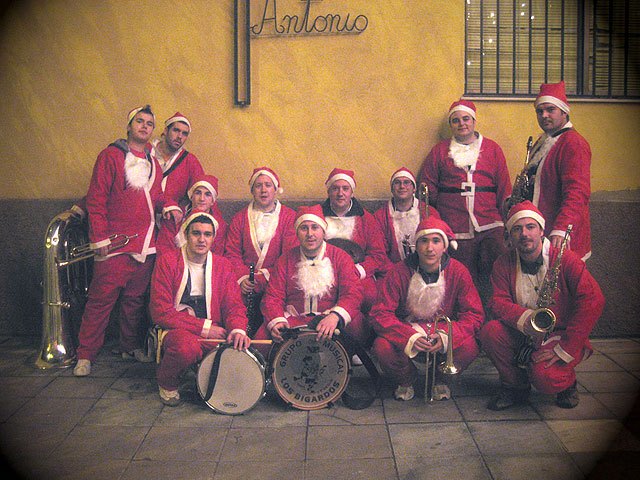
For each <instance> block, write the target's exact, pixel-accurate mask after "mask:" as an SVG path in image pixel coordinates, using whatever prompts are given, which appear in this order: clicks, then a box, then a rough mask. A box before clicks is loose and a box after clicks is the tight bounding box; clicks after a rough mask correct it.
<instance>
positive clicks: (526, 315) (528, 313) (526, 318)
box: [516, 309, 533, 333]
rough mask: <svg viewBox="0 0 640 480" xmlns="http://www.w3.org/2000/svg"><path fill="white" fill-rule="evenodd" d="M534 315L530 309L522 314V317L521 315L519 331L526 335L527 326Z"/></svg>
mask: <svg viewBox="0 0 640 480" xmlns="http://www.w3.org/2000/svg"><path fill="white" fill-rule="evenodd" d="M532 313H533V310H531V309H528V310H525V311H524V312H523V313H522V315H520V318H519V319H518V323H516V327H517V329H518V331H520V332H522V333H525V331H524V327H525V324H526V323H527V322H529V318H530V317H531V314H532Z"/></svg>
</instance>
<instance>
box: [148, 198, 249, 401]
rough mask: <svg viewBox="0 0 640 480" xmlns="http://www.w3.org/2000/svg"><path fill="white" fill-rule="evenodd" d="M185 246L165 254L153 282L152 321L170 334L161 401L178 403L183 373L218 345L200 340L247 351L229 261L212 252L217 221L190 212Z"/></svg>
mask: <svg viewBox="0 0 640 480" xmlns="http://www.w3.org/2000/svg"><path fill="white" fill-rule="evenodd" d="M181 229H182V231H183V233H184V236H185V238H186V244H185V245H184V246H183V247H182V248H181V249H179V250H171V251H168V252H166V253H163V254H162V255H161V256H160V258H159V259H158V263H157V265H156V268H155V270H154V272H153V279H152V281H151V302H150V309H151V317H152V319H153V322H154V323H155V324H156V325H158V326H160V327H162V328H163V329H165V330H167V333H166V335H165V336H164V338H163V340H162V360H161V361H160V365H159V366H158V370H157V372H156V376H157V380H158V387H159V393H160V400H161V401H162V403H164V404H165V405H168V406H171V407H175V406H177V405H179V404H180V402H181V400H180V393H179V391H178V389H179V386H180V375H181V374H182V373H183V372H184V371H185V370H187V369H188V368H189V367H190V366H191V365H193V364H195V363H197V362H199V361H200V360H201V359H202V357H203V355H204V353H205V352H207V351H208V350H211V349H212V348H214V347H215V344H214V343H210V342H203V341H202V339H220V340H223V341H226V342H227V343H229V344H231V345H233V347H234V348H236V349H239V350H245V349H247V348H249V345H250V344H251V340H250V339H249V337H248V336H247V332H246V331H247V323H248V320H247V316H246V313H245V310H246V309H245V306H244V304H243V303H242V298H241V296H240V288H239V287H238V284H237V283H236V277H235V273H234V270H233V267H232V265H231V263H230V262H229V261H228V260H227V259H225V258H224V257H221V256H218V255H216V254H213V253H211V245H212V243H213V240H214V238H215V236H216V230H217V221H216V219H215V218H214V217H213V215H212V214H210V213H208V212H204V211H195V212H192V213H191V214H190V215H189V216H188V217H187V218H186V220H185V221H184V222H183V224H182V227H181Z"/></svg>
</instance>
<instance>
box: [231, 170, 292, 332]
mask: <svg viewBox="0 0 640 480" xmlns="http://www.w3.org/2000/svg"><path fill="white" fill-rule="evenodd" d="M249 189H250V191H251V195H252V196H253V200H252V201H251V202H249V204H248V205H247V206H246V207H245V208H243V209H242V210H240V211H239V212H238V213H237V214H236V215H234V217H233V219H232V220H231V223H230V225H229V229H228V231H227V237H226V241H225V257H226V258H228V259H229V261H230V262H231V263H232V264H233V266H234V269H235V272H236V277H237V279H238V283H239V285H240V288H241V290H242V294H243V296H244V299H245V303H246V304H247V305H249V306H251V307H252V308H250V313H251V317H252V318H249V322H250V325H251V329H250V330H251V332H255V330H257V328H259V327H260V325H261V324H262V316H261V315H260V309H259V308H253V307H258V306H259V305H260V300H261V299H262V295H263V294H264V291H265V288H266V286H267V284H268V282H269V278H270V276H271V270H272V269H273V266H274V265H275V263H276V261H277V260H278V258H280V256H281V255H282V254H283V253H285V252H287V251H289V250H290V249H291V248H293V247H294V246H296V245H297V244H298V238H297V236H296V232H295V228H294V227H293V222H294V220H295V216H296V212H295V211H294V210H292V209H291V208H289V207H287V206H286V205H283V204H282V203H281V202H280V201H279V200H278V199H277V198H276V197H277V195H278V194H279V193H282V187H281V185H280V178H279V177H278V175H277V174H276V172H275V171H273V170H272V169H271V168H269V167H266V166H263V167H258V168H255V169H254V170H253V172H252V174H251V178H249ZM250 265H253V267H254V272H255V273H254V279H253V281H251V280H250V278H249V277H250V273H249V270H250Z"/></svg>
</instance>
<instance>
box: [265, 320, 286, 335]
mask: <svg viewBox="0 0 640 480" xmlns="http://www.w3.org/2000/svg"><path fill="white" fill-rule="evenodd" d="M283 322H284V323H289V322H287V319H286V318H284V317H276V318H274V319H273V320H271V321H270V322H269V323H267V330H269V332H271V329H272V328H273V326H274V325H275V324H276V323H283Z"/></svg>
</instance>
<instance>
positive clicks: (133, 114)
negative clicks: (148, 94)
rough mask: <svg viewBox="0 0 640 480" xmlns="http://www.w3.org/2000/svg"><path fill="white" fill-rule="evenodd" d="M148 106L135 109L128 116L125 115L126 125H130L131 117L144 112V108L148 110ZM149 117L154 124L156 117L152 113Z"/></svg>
mask: <svg viewBox="0 0 640 480" xmlns="http://www.w3.org/2000/svg"><path fill="white" fill-rule="evenodd" d="M148 107H149V105H144V106H143V107H136V108H134V109H133V110H131V111H130V112H129V113H128V114H127V125H129V124H130V123H131V120H133V117H135V116H136V115H137V114H138V113H139V112H141V111H142V110H144V109H145V108H148ZM151 116H152V117H153V121H154V123H155V121H156V116H155V115H154V114H153V113H152V114H151Z"/></svg>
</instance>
